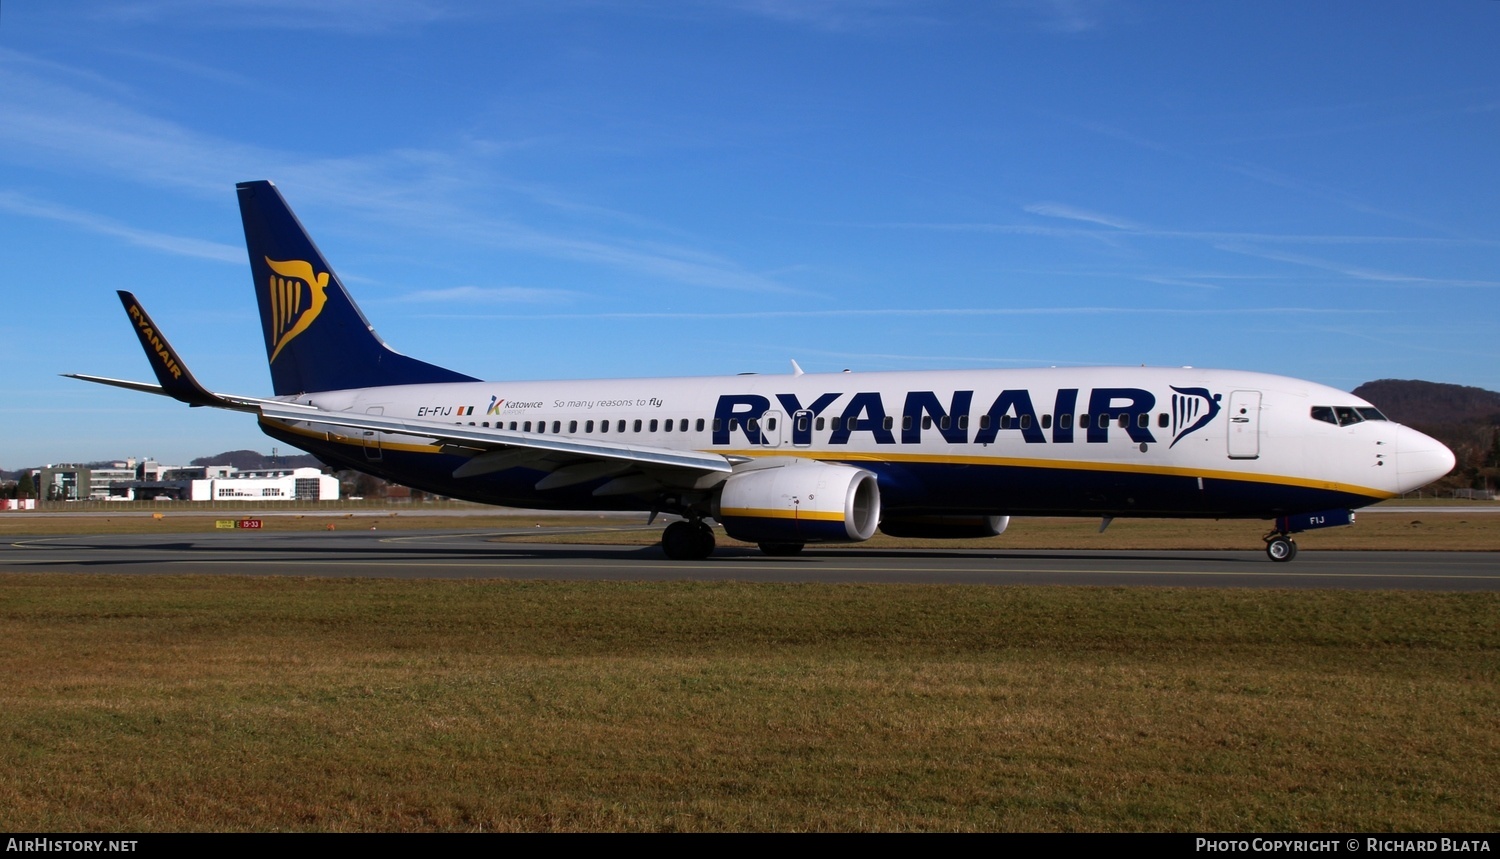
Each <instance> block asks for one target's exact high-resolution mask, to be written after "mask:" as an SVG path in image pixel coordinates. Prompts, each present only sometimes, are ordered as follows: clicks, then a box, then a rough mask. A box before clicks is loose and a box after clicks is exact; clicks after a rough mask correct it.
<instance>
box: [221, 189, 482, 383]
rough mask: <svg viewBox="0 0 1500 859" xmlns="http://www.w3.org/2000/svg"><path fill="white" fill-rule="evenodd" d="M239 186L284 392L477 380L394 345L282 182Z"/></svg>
mask: <svg viewBox="0 0 1500 859" xmlns="http://www.w3.org/2000/svg"><path fill="white" fill-rule="evenodd" d="M236 188H237V190H238V191H239V197H240V217H241V218H242V219H243V221H244V224H245V246H246V248H247V249H248V250H249V252H250V270H251V272H252V273H253V275H254V278H255V299H256V302H257V303H258V304H259V305H260V320H261V326H262V328H263V329H264V331H265V336H266V357H267V358H268V359H269V360H270V364H271V385H272V388H273V389H274V390H275V392H276V394H277V395H278V396H281V395H286V394H301V393H305V392H308V391H334V390H342V389H346V388H373V387H378V386H381V385H416V384H426V383H431V382H473V381H477V380H476V379H474V378H473V377H472V376H465V375H464V374H462V373H457V372H454V371H453V370H448V369H445V368H443V367H439V366H437V365H435V364H428V363H427V362H425V361H418V360H417V359H415V358H408V357H407V356H405V355H402V354H400V353H399V352H396V351H394V350H392V349H391V347H389V346H387V345H386V344H385V341H383V340H381V339H380V337H379V335H377V334H376V333H375V329H374V328H372V327H370V323H369V321H367V320H366V319H365V316H364V314H363V313H361V312H360V310H359V307H358V306H356V305H355V303H354V300H353V299H352V298H350V297H349V293H348V292H347V291H346V290H345V289H344V285H343V284H342V283H340V282H339V277H338V275H336V274H334V273H333V269H332V268H331V267H330V266H329V265H328V261H327V260H325V259H323V254H322V252H320V251H319V250H318V247H317V245H315V244H313V241H312V239H311V238H310V237H309V236H308V235H307V231H306V230H305V229H303V227H302V223H301V222H300V221H298V220H297V216H296V215H294V214H292V210H291V208H290V207H288V206H287V204H286V200H285V199H283V198H282V196H281V192H280V191H278V190H277V189H276V186H275V185H272V184H271V183H270V182H265V181H260V182H241V183H240V184H239V185H237V186H236Z"/></svg>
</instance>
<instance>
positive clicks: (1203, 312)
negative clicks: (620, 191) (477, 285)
mask: <svg viewBox="0 0 1500 859" xmlns="http://www.w3.org/2000/svg"><path fill="white" fill-rule="evenodd" d="M1391 312H1394V311H1389V310H1373V309H1351V308H1346V307H1224V308H1180V307H942V308H931V307H929V308H852V309H845V310H744V311H726V312H672V311H615V312H601V313H537V314H529V313H528V314H493V315H480V314H465V315H463V316H457V315H452V314H421V315H422V318H424V319H706V320H728V321H733V320H741V319H832V318H860V317H867V318H868V317H919V316H929V317H931V316H1112V315H1120V316H1247V315H1253V316H1268V315H1269V316H1277V317H1289V316H1320V315H1381V314H1386V313H1391Z"/></svg>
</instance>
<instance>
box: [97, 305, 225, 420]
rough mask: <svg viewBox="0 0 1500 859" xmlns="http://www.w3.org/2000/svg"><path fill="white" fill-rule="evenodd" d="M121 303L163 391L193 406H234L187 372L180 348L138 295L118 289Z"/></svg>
mask: <svg viewBox="0 0 1500 859" xmlns="http://www.w3.org/2000/svg"><path fill="white" fill-rule="evenodd" d="M118 295H119V296H120V303H121V304H123V305H125V313H126V314H127V315H129V316H130V322H131V327H132V328H134V329H135V335H136V336H137V337H139V338H140V339H141V348H143V349H145V350H146V358H147V360H149V361H150V362H151V369H152V370H153V371H155V373H156V379H157V381H159V382H161V387H162V393H164V394H166V395H167V396H169V397H171V398H172V399H174V400H178V401H180V402H184V403H187V404H188V405H193V406H215V407H218V408H233V407H234V404H233V403H230V402H229V401H227V400H225V399H224V398H223V397H220V396H217V395H216V394H212V393H209V391H208V390H207V389H206V388H204V387H203V386H202V385H200V384H198V380H197V379H194V378H193V374H192V373H189V372H188V368H187V365H186V364H184V363H182V361H181V360H180V359H178V357H177V351H176V350H175V349H173V348H172V345H171V344H170V343H168V342H167V338H166V337H165V336H163V335H162V333H161V329H160V328H157V327H156V323H155V322H152V321H151V317H150V316H147V315H146V310H145V308H143V307H141V303H140V302H139V301H136V300H135V296H134V295H131V294H130V293H128V292H126V291H125V290H123V289H122V290H119V291H118Z"/></svg>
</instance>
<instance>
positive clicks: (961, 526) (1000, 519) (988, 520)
mask: <svg viewBox="0 0 1500 859" xmlns="http://www.w3.org/2000/svg"><path fill="white" fill-rule="evenodd" d="M1008 525H1010V517H1009V516H938V515H933V516H887V517H886V518H884V519H882V520H880V530H881V531H882V532H884V533H886V534H889V535H890V536H892V537H918V538H924V539H928V540H966V539H970V538H974V537H998V536H1000V535H1001V534H1003V533H1005V529H1006V527H1007V526H1008Z"/></svg>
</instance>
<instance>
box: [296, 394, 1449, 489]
mask: <svg viewBox="0 0 1500 859" xmlns="http://www.w3.org/2000/svg"><path fill="white" fill-rule="evenodd" d="M284 399H287V400H289V401H292V402H296V403H305V404H310V405H313V406H316V407H318V408H319V409H321V410H324V411H332V412H346V413H354V414H371V415H383V416H385V417H402V418H410V419H415V420H421V421H441V422H443V423H452V424H459V425H467V426H475V427H495V428H498V429H506V430H514V431H518V432H526V433H532V434H536V435H539V436H555V437H566V438H570V439H580V440H597V441H607V442H613V443H624V444H634V445H642V446H649V447H653V448H672V449H680V450H695V451H707V452H713V453H717V454H723V455H726V456H730V457H733V458H735V459H736V461H741V460H748V461H754V460H761V459H765V458H768V457H797V458H804V459H810V460H818V461H824V462H838V463H848V464H855V465H859V466H861V467H863V468H867V469H869V470H871V471H874V472H875V473H876V474H877V475H878V476H879V478H880V485H881V493H882V496H883V498H884V503H885V507H886V509H887V510H888V511H903V510H906V511H926V512H972V513H994V514H1007V513H1031V514H1040V513H1052V514H1073V515H1093V514H1096V513H1105V514H1108V515H1143V516H1150V515H1187V516H1220V515H1222V516H1259V517H1271V516H1275V515H1281V514H1283V513H1287V512H1298V511H1310V510H1317V509H1323V508H1325V507H1328V508H1331V507H1340V506H1343V507H1357V506H1361V505H1362V504H1368V503H1372V502H1374V501H1376V500H1379V499H1382V498H1388V497H1392V496H1396V495H1399V494H1401V493H1402V492H1405V491H1407V490H1409V489H1414V488H1416V487H1419V486H1422V485H1425V484H1426V483H1429V482H1431V481H1432V480H1435V479H1436V478H1438V477H1440V476H1442V475H1443V474H1445V473H1446V472H1447V471H1448V470H1449V469H1451V467H1452V464H1453V458H1452V454H1451V453H1450V452H1449V451H1448V450H1447V449H1446V448H1444V447H1443V446H1442V445H1441V444H1440V443H1438V442H1437V441H1435V440H1433V439H1431V438H1429V437H1428V436H1426V435H1423V434H1422V433H1419V432H1417V431H1415V430H1412V429H1410V428H1408V427H1404V426H1401V425H1399V424H1395V423H1393V422H1391V421H1388V420H1385V419H1383V417H1380V416H1379V413H1378V412H1375V411H1374V410H1373V408H1372V407H1371V406H1370V404H1369V403H1367V402H1365V401H1364V400H1361V399H1360V398H1358V397H1355V396H1353V395H1351V394H1348V393H1346V392H1343V391H1339V390H1337V389H1334V388H1330V387H1327V386H1324V385H1319V384H1316V383H1312V382H1306V381H1301V380H1297V379H1292V378H1287V377H1283V376H1274V375H1267V374H1262V373H1251V372H1241V371H1228V370H1200V369H1194V368H1130V367H1123V368H1122V367H1104V368H1063V369H1059V368H1052V369H1034V370H964V371H951V372H893V373H838V374H798V375H784V376H765V375H742V376H719V377H702V378H659V379H627V380H581V381H555V382H545V381H544V382H493V383H491V382H473V383H450V384H429V385H407V386H392V387H380V388H363V389H355V390H345V391H328V392H321V393H311V394H305V395H300V396H298V397H295V398H284ZM1324 409H1326V410H1330V411H1329V412H1328V414H1333V415H1335V418H1337V416H1338V415H1339V414H1344V415H1346V416H1349V419H1348V421H1347V422H1343V423H1341V422H1339V421H1338V420H1337V419H1335V420H1328V419H1326V416H1325V417H1323V418H1320V417H1316V416H1315V414H1323V412H1322V411H1320V410H1324ZM1360 410H1363V413H1361V411H1360ZM267 428H268V431H272V430H273V429H274V430H276V432H274V433H273V434H278V435H280V436H282V437H287V438H289V440H292V441H294V442H295V443H297V444H300V445H302V446H304V447H311V448H313V449H314V452H315V453H319V454H320V455H324V456H325V458H328V457H330V456H331V457H332V458H334V459H337V460H341V461H343V462H344V463H345V464H349V465H352V466H354V467H362V466H364V467H367V468H366V470H373V471H376V472H377V473H381V472H388V476H392V477H393V478H395V479H399V480H403V481H404V482H408V483H413V484H414V485H418V486H420V487H423V488H430V489H432V490H433V491H441V492H444V493H446V494H451V495H454V496H457V497H474V498H475V499H476V500H486V501H491V502H498V503H505V504H510V505H514V506H535V507H548V508H551V507H572V506H585V507H587V506H594V505H591V504H589V503H587V501H586V499H587V498H588V497H597V496H592V493H588V494H585V493H582V491H581V490H579V489H578V488H577V487H573V488H571V489H570V491H567V492H555V493H549V492H548V491H546V490H536V489H534V487H535V485H536V484H537V483H538V482H539V479H538V475H537V474H536V473H534V472H535V471H536V468H533V473H530V474H527V473H525V471H526V470H525V469H524V468H521V469H519V471H520V472H521V473H519V474H511V475H510V476H509V477H505V478H502V479H499V482H495V480H494V479H491V480H490V482H488V483H485V482H483V481H482V480H481V479H479V478H471V479H470V483H471V484H472V485H470V486H466V485H465V483H466V481H465V479H463V478H453V477H451V476H450V475H451V472H452V471H454V470H455V466H454V463H455V462H462V459H461V458H459V459H456V460H451V461H449V460H445V461H443V462H441V463H439V462H435V461H434V462H432V463H431V467H430V469H429V470H430V472H431V474H430V475H428V476H426V477H423V476H422V475H414V474H413V473H412V472H413V469H421V468H423V467H424V466H422V465H421V463H422V462H423V461H424V460H430V459H431V458H433V457H441V456H444V455H445V454H446V455H448V456H450V457H451V456H452V455H453V454H454V453H455V452H454V451H453V450H451V449H444V448H439V447H437V446H435V445H433V444H432V443H431V442H430V440H428V439H423V438H418V437H414V436H403V435H400V434H389V433H384V434H382V433H365V434H363V435H360V434H355V433H351V434H347V435H340V434H338V433H330V432H327V431H325V429H324V428H321V427H320V428H295V427H292V428H288V427H285V425H279V424H268V425H267ZM539 468H540V470H541V472H542V473H543V474H544V473H545V470H546V469H545V467H544V466H539ZM605 480H606V478H605V477H601V478H600V480H599V482H600V483H603V482H604V481H605ZM584 488H585V489H590V490H592V489H597V488H598V486H597V485H594V486H592V487H590V486H585V487H584ZM619 504H620V502H619V501H618V500H601V501H600V502H599V504H598V506H600V507H609V506H619Z"/></svg>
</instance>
